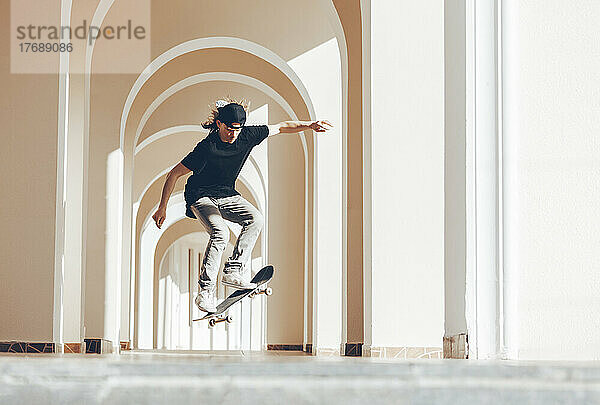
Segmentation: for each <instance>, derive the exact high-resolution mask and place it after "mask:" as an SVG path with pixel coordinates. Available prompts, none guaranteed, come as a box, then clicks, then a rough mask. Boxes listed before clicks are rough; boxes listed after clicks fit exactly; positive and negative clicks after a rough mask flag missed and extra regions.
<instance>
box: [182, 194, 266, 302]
mask: <svg viewBox="0 0 600 405" xmlns="http://www.w3.org/2000/svg"><path fill="white" fill-rule="evenodd" d="M190 209H191V210H192V212H193V213H194V215H195V216H196V218H198V219H199V220H200V222H202V223H203V224H204V227H205V228H206V231H207V232H208V234H209V235H210V239H209V241H208V245H207V246H206V251H205V252H204V260H202V266H201V268H200V280H199V284H200V288H203V289H204V288H209V289H211V290H212V291H215V289H216V285H217V275H218V274H219V266H220V264H221V258H222V256H223V251H225V248H226V247H227V243H228V242H229V228H228V227H227V224H226V223H225V221H224V220H225V219H226V220H228V221H231V222H235V223H237V224H240V225H242V231H241V233H240V236H239V237H238V239H237V242H236V243H235V247H234V249H233V254H232V256H231V257H230V258H229V259H230V260H236V261H240V262H242V263H243V264H246V262H247V261H248V259H250V255H251V254H252V249H253V248H254V244H255V243H256V240H257V239H258V235H259V234H260V231H261V229H262V227H263V224H264V218H263V215H262V214H261V213H260V211H259V210H258V209H256V208H255V207H254V206H253V205H252V204H250V203H249V202H248V201H247V200H246V199H244V198H243V197H242V196H241V195H234V196H231V197H222V198H214V197H202V198H200V199H199V200H198V201H196V202H195V203H193V204H192V205H191V206H190Z"/></svg>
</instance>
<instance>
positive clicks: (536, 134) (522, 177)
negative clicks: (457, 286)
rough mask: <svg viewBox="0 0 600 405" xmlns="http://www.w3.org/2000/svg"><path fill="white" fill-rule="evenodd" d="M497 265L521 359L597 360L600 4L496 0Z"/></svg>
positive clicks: (599, 348) (578, 0) (581, 0)
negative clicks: (512, 307) (499, 78)
mask: <svg viewBox="0 0 600 405" xmlns="http://www.w3.org/2000/svg"><path fill="white" fill-rule="evenodd" d="M503 18H504V21H503V25H504V27H503V28H504V57H505V59H504V176H505V183H504V186H505V189H504V192H505V272H508V273H509V274H511V275H513V276H515V277H514V278H513V279H512V282H514V283H516V289H517V290H518V293H517V294H516V296H514V297H511V299H512V300H514V303H516V304H517V305H518V319H509V327H510V328H511V329H514V333H515V334H516V336H517V339H518V342H517V346H518V347H516V348H512V349H513V350H514V349H516V350H517V353H518V357H519V358H520V359H589V360H591V359H595V360H597V359H600V344H599V342H600V295H599V293H598V292H599V291H600V250H599V249H598V248H599V246H600V233H599V232H598V230H599V229H600V187H599V186H600V159H599V157H600V139H599V137H598V134H599V133H600V114H599V113H598V112H599V111H600V90H599V89H600V76H599V75H598V72H599V71H600V28H599V26H598V21H600V2H598V1H584V0H574V1H569V2H565V1H562V0H547V1H544V2H534V1H516V0H507V1H505V2H504V14H503Z"/></svg>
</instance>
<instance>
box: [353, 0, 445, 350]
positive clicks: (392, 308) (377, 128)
mask: <svg viewBox="0 0 600 405" xmlns="http://www.w3.org/2000/svg"><path fill="white" fill-rule="evenodd" d="M371 14H372V21H371V26H372V38H371V59H372V123H373V308H372V313H373V335H372V336H373V341H372V345H373V346H374V347H381V346H388V347H389V346H396V347H397V346H412V347H441V346H442V337H443V333H444V331H443V325H444V268H443V266H444V262H443V258H444V256H443V248H444V241H443V235H444V223H443V214H444V195H443V191H444V177H443V168H444V154H443V151H444V128H443V125H444V87H443V85H444V59H443V57H444V48H443V45H444V40H443V34H444V31H443V29H444V24H443V22H444V20H443V18H444V5H443V2H442V1H441V0H438V1H428V2H411V1H400V2H398V1H394V0H377V1H373V2H372V5H371ZM349 163H350V164H352V162H349Z"/></svg>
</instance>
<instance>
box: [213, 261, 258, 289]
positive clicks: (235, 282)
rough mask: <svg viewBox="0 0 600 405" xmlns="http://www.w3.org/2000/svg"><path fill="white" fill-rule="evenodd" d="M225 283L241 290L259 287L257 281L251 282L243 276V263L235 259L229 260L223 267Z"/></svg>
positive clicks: (223, 280)
mask: <svg viewBox="0 0 600 405" xmlns="http://www.w3.org/2000/svg"><path fill="white" fill-rule="evenodd" d="M221 281H222V282H223V284H225V285H228V286H230V287H233V288H237V289H240V290H246V289H254V288H256V287H257V285H256V284H255V283H250V282H247V281H245V280H244V278H243V277H242V263H241V262H238V261H234V260H228V261H227V262H226V263H225V269H223V277H222V278H221Z"/></svg>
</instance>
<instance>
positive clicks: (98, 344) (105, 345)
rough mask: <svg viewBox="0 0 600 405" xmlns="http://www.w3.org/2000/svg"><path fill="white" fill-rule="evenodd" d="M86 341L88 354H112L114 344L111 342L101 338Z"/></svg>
mask: <svg viewBox="0 0 600 405" xmlns="http://www.w3.org/2000/svg"><path fill="white" fill-rule="evenodd" d="M84 341H85V353H86V354H107V353H112V352H113V351H114V350H113V344H112V342H111V341H110V340H106V339H101V338H87V339H84Z"/></svg>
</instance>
